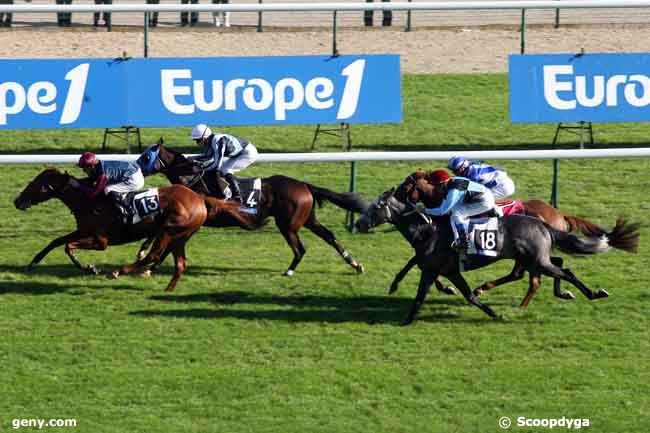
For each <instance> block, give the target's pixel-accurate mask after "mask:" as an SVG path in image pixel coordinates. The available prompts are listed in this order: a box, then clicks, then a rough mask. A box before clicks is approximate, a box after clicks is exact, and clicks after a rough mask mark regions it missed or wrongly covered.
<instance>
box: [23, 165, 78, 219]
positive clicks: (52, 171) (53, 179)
mask: <svg viewBox="0 0 650 433" xmlns="http://www.w3.org/2000/svg"><path fill="white" fill-rule="evenodd" d="M71 178H72V176H70V175H69V174H68V173H67V172H65V173H61V172H60V171H59V170H57V169H56V168H46V169H45V170H43V171H42V172H41V173H40V174H39V175H38V176H36V177H35V178H34V179H33V180H32V181H31V182H30V183H29V184H28V185H27V186H26V187H25V189H24V190H23V191H22V192H21V193H20V195H18V197H16V199H15V200H14V206H16V209H19V210H26V209H28V208H29V207H30V206H32V205H35V204H39V203H42V202H44V201H47V200H49V199H51V198H52V197H57V196H59V195H60V194H61V193H63V192H64V191H65V190H66V189H67V188H69V187H70V179H71Z"/></svg>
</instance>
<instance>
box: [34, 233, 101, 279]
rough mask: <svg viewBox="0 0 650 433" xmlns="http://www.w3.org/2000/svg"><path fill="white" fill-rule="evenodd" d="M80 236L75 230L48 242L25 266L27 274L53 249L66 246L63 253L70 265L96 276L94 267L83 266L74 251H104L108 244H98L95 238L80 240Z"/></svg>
mask: <svg viewBox="0 0 650 433" xmlns="http://www.w3.org/2000/svg"><path fill="white" fill-rule="evenodd" d="M80 236H81V234H80V233H79V231H77V230H75V231H74V232H72V233H68V234H67V235H65V236H61V237H58V238H56V239H54V240H53V241H52V242H50V243H49V244H48V245H47V246H46V247H45V248H43V249H42V250H41V251H40V252H39V253H38V254H36V256H34V258H33V259H32V261H31V262H30V263H29V265H27V269H26V270H27V272H30V271H31V270H32V269H33V268H34V266H36V265H37V264H38V263H40V261H41V260H43V258H44V257H45V256H46V255H48V254H49V253H50V251H52V250H53V249H54V248H56V247H59V246H61V245H64V244H65V245H66V247H65V252H66V254H67V256H68V257H69V258H70V260H71V261H72V263H73V264H74V265H75V266H76V267H77V268H78V269H79V270H80V271H83V272H90V273H93V274H97V273H98V271H97V269H96V268H95V266H94V265H92V264H91V265H88V266H84V265H83V264H82V263H81V261H80V260H79V259H78V258H77V256H75V254H74V250H75V249H76V248H82V249H96V250H105V249H106V247H107V246H108V242H100V241H99V240H98V239H97V238H96V237H94V236H92V237H83V238H80Z"/></svg>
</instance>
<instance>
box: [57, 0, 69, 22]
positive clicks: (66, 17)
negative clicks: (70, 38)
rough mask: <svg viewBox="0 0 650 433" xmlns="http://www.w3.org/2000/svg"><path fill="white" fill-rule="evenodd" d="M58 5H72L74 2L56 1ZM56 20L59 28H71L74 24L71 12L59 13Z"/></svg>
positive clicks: (66, 0) (67, 0)
mask: <svg viewBox="0 0 650 433" xmlns="http://www.w3.org/2000/svg"><path fill="white" fill-rule="evenodd" d="M56 4H58V5H71V4H72V0H56ZM56 20H57V22H58V24H59V27H70V24H71V23H72V14H71V13H70V12H57V13H56Z"/></svg>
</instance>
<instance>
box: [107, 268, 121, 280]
mask: <svg viewBox="0 0 650 433" xmlns="http://www.w3.org/2000/svg"><path fill="white" fill-rule="evenodd" d="M119 277H120V271H118V270H115V271H113V272H111V273H110V274H108V275H106V278H109V279H111V280H117V279H118V278H119Z"/></svg>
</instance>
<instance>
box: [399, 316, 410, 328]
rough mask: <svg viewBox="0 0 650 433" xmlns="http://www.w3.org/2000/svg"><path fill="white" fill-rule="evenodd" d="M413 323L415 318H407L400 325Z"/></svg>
mask: <svg viewBox="0 0 650 433" xmlns="http://www.w3.org/2000/svg"><path fill="white" fill-rule="evenodd" d="M411 323H413V319H411V318H406V319H404V320H402V322H401V323H400V326H409V325H410V324H411Z"/></svg>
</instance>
